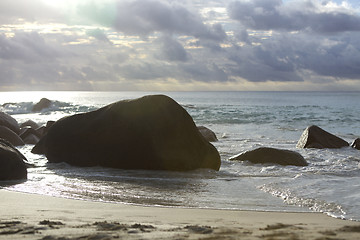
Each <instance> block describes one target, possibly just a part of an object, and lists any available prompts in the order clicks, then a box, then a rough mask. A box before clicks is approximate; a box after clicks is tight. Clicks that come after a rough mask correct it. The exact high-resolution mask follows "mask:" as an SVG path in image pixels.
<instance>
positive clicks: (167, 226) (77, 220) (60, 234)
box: [0, 189, 360, 240]
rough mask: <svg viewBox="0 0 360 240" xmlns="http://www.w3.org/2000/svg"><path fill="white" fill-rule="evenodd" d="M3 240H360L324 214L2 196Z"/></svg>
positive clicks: (354, 230) (355, 229)
mask: <svg viewBox="0 0 360 240" xmlns="http://www.w3.org/2000/svg"><path fill="white" fill-rule="evenodd" d="M0 200H1V205H0V210H1V214H0V239H42V240H73V239H76V240H85V239H89V240H90V239H91V240H105V239H178V240H181V239H360V222H355V221H345V220H340V219H334V218H331V217H328V216H326V215H324V214H320V213H283V212H255V211H230V210H211V209H188V208H165V207H143V206H133V205H125V204H113V203H101V202H87V201H80V200H70V199H63V198H55V197H50V196H42V195H34V194H26V193H18V192H11V191H7V190H3V189H1V190H0Z"/></svg>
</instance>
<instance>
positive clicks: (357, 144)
mask: <svg viewBox="0 0 360 240" xmlns="http://www.w3.org/2000/svg"><path fill="white" fill-rule="evenodd" d="M351 147H352V148H355V149H357V150H360V138H357V139H355V140H354V141H353V142H352V143H351Z"/></svg>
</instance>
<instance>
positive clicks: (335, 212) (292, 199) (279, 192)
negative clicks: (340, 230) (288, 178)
mask: <svg viewBox="0 0 360 240" xmlns="http://www.w3.org/2000/svg"><path fill="white" fill-rule="evenodd" d="M259 189H260V190H262V191H264V192H267V193H270V194H271V195H273V196H275V197H279V198H281V199H283V201H284V203H286V204H289V205H295V206H299V207H305V208H309V209H310V210H312V211H314V212H321V213H325V214H327V215H329V216H331V217H335V218H340V219H346V215H347V213H346V211H345V210H344V208H343V206H341V205H340V204H337V203H334V202H327V201H325V200H322V199H316V198H307V197H300V196H297V195H296V194H295V193H294V192H293V191H291V190H290V189H286V188H285V189H281V188H278V187H276V186H275V185H274V184H264V185H262V186H260V187H259Z"/></svg>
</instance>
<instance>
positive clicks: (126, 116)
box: [35, 95, 220, 171]
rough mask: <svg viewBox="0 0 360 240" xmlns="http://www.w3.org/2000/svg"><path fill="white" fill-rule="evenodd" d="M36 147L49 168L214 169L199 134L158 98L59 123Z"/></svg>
mask: <svg viewBox="0 0 360 240" xmlns="http://www.w3.org/2000/svg"><path fill="white" fill-rule="evenodd" d="M40 143H41V144H42V149H43V151H44V153H45V155H46V157H47V158H48V160H49V162H67V163H69V164H72V165H76V166H96V165H99V166H104V167H113V168H122V169H153V170H177V171H185V170H193V169H197V168H210V169H215V170H218V169H219V168H220V156H219V153H218V151H217V150H216V148H215V147H214V146H213V145H211V144H210V143H209V142H208V141H206V140H205V139H204V137H203V136H202V135H201V134H200V132H199V131H198V130H197V128H196V126H195V123H194V122H193V120H192V118H191V117H190V115H189V114H188V113H187V112H186V110H185V109H184V108H182V107H181V106H180V105H179V104H178V103H176V102H175V101H174V100H173V99H171V98H169V97H167V96H164V95H151V96H145V97H142V98H139V99H135V100H125V101H120V102H116V103H113V104H110V105H108V106H106V107H103V108H100V109H98V110H96V111H92V112H88V113H83V114H76V115H73V116H70V117H66V118H63V119H60V120H59V121H57V122H55V123H54V125H52V126H51V128H50V129H49V131H48V133H47V135H46V136H45V137H44V138H43V139H42V140H41V141H40V142H39V144H40ZM35 147H36V146H35Z"/></svg>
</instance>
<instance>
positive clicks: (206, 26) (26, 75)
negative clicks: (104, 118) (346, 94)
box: [0, 0, 360, 91]
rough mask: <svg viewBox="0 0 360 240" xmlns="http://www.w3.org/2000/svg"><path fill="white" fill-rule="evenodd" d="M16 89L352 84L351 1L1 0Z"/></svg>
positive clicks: (10, 78)
mask: <svg viewBox="0 0 360 240" xmlns="http://www.w3.org/2000/svg"><path fill="white" fill-rule="evenodd" d="M26 90H39V91H40V90H65V91H66V90H84V91H137V90H140V91H227V90H232V91H360V1H357V0H355V1H350V0H348V1H341V0H337V1H335V0H223V1H215V0H214V1H212V0H192V1H190V0H189V1H188V0H86V1H85V0H31V1H30V0H1V1H0V91H26Z"/></svg>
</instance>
